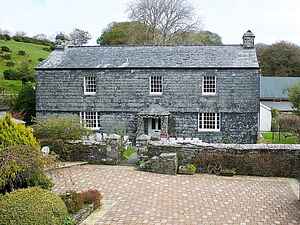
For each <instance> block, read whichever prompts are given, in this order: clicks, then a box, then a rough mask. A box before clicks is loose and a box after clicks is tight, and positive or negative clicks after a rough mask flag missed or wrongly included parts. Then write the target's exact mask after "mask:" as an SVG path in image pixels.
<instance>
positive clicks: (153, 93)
mask: <svg viewBox="0 0 300 225" xmlns="http://www.w3.org/2000/svg"><path fill="white" fill-rule="evenodd" d="M153 77H161V92H152V86H151V81H152V78H153ZM149 93H150V95H154V96H159V95H162V94H163V76H161V75H151V76H150V77H149Z"/></svg>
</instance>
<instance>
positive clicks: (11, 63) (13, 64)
mask: <svg viewBox="0 0 300 225" xmlns="http://www.w3.org/2000/svg"><path fill="white" fill-rule="evenodd" d="M5 65H6V66H8V67H14V66H15V65H16V63H15V62H13V61H7V62H6V63H5Z"/></svg>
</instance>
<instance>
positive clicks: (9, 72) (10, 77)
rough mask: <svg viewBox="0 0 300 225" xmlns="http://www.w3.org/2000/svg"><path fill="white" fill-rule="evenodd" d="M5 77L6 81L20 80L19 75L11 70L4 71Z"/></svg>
mask: <svg viewBox="0 0 300 225" xmlns="http://www.w3.org/2000/svg"><path fill="white" fill-rule="evenodd" d="M3 77H4V79H5V80H18V78H19V77H18V75H17V72H16V71H15V70H12V69H9V70H4V71H3Z"/></svg>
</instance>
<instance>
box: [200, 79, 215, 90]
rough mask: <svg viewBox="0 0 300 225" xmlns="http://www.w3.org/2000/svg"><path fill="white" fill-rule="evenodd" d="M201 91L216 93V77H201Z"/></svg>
mask: <svg viewBox="0 0 300 225" xmlns="http://www.w3.org/2000/svg"><path fill="white" fill-rule="evenodd" d="M202 85H203V93H212V94H213V93H216V77H215V76H205V77H203V84H202Z"/></svg>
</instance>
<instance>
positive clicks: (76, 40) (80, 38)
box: [69, 28, 92, 45]
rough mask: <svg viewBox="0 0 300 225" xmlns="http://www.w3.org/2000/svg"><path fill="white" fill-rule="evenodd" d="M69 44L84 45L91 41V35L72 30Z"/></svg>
mask: <svg viewBox="0 0 300 225" xmlns="http://www.w3.org/2000/svg"><path fill="white" fill-rule="evenodd" d="M69 37H70V44H72V45H84V44H86V43H88V41H89V40H91V39H92V36H91V34H90V33H89V32H88V31H84V30H80V29H77V28H76V29H74V30H73V31H72V32H71V33H70V34H69Z"/></svg>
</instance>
